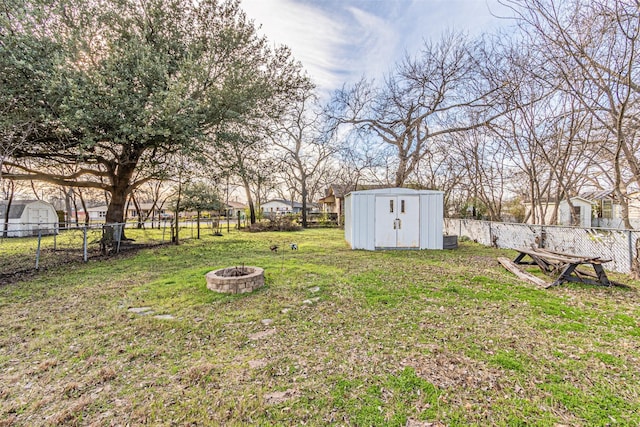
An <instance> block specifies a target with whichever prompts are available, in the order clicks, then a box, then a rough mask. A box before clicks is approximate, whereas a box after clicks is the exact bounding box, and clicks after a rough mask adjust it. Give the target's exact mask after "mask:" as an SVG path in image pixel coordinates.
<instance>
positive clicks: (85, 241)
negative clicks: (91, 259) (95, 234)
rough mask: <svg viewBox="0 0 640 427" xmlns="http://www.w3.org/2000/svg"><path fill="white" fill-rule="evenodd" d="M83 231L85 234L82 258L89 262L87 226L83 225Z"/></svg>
mask: <svg viewBox="0 0 640 427" xmlns="http://www.w3.org/2000/svg"><path fill="white" fill-rule="evenodd" d="M82 232H83V234H84V236H83V239H82V259H83V260H84V262H87V226H86V225H85V226H84V227H82Z"/></svg>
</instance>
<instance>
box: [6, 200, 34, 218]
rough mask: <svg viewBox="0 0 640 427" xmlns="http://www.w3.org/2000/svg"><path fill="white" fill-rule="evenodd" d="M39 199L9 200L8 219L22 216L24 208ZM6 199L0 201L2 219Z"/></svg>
mask: <svg viewBox="0 0 640 427" xmlns="http://www.w3.org/2000/svg"><path fill="white" fill-rule="evenodd" d="M38 201H39V200H13V201H12V202H11V207H10V208H9V219H17V218H20V217H22V213H23V212H24V208H26V207H27V206H28V205H30V204H31V203H35V202H38ZM8 204H9V202H8V201H6V200H3V201H0V218H2V219H4V217H5V215H6V214H7V205H8Z"/></svg>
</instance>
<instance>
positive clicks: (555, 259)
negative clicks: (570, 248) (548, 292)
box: [513, 248, 611, 286]
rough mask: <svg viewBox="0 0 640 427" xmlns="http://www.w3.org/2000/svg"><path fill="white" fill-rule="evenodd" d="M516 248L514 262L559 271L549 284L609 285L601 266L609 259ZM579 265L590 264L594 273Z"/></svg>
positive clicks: (547, 271)
mask: <svg viewBox="0 0 640 427" xmlns="http://www.w3.org/2000/svg"><path fill="white" fill-rule="evenodd" d="M516 250H517V251H518V256H516V258H515V259H514V260H513V262H514V263H515V264H525V265H537V266H539V267H540V268H541V269H542V271H544V272H545V273H547V274H556V273H557V272H560V274H559V275H558V277H557V279H556V280H555V281H554V282H553V283H552V284H551V286H558V285H561V284H562V283H564V282H580V283H588V284H591V285H599V286H611V282H610V281H609V278H608V277H607V273H605V271H604V268H602V264H604V263H607V262H610V261H611V260H609V259H601V258H600V257H588V256H583V255H574V254H567V253H563V252H554V251H550V250H547V249H542V248H520V249H516ZM525 257H529V258H530V259H531V261H526V260H524V258H525ZM581 265H591V266H592V267H593V270H594V271H595V274H593V273H590V272H587V271H583V270H578V267H579V266H581Z"/></svg>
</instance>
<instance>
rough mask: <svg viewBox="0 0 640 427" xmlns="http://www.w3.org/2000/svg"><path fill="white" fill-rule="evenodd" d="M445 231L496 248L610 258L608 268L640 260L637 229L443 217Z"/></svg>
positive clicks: (626, 267) (622, 268)
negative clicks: (541, 249) (526, 249)
mask: <svg viewBox="0 0 640 427" xmlns="http://www.w3.org/2000/svg"><path fill="white" fill-rule="evenodd" d="M444 233H445V234H449V235H457V236H460V237H467V238H469V239H471V240H474V241H476V242H478V243H481V244H483V245H486V246H493V247H496V248H505V249H518V248H528V247H532V246H537V247H540V248H545V249H549V250H552V251H557V252H566V253H573V254H596V255H597V256H599V257H601V258H603V259H610V260H611V262H609V263H607V266H606V268H607V270H611V271H615V272H618V273H631V272H632V271H633V270H634V266H636V265H638V264H639V263H640V246H639V245H640V239H639V237H640V231H635V230H620V229H609V228H581V227H564V226H555V225H530V224H517V223H504V222H491V221H478V220H472V219H454V218H445V219H444Z"/></svg>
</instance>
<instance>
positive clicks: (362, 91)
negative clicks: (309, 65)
mask: <svg viewBox="0 0 640 427" xmlns="http://www.w3.org/2000/svg"><path fill="white" fill-rule="evenodd" d="M485 55H486V52H485V51H483V48H482V43H481V42H476V43H472V42H470V41H469V40H468V39H467V38H466V37H464V36H463V35H461V34H446V35H444V36H443V37H442V38H441V40H440V41H439V42H438V43H432V42H426V43H425V45H424V48H423V50H422V52H420V54H419V55H417V56H416V57H410V56H408V55H407V56H406V57H405V59H404V60H403V61H402V62H401V63H399V64H398V65H397V67H396V70H395V72H394V73H393V74H391V75H389V76H387V77H386V79H385V81H384V84H383V85H382V86H380V87H376V86H375V85H374V84H373V82H369V81H366V80H361V81H360V82H358V83H357V84H355V85H354V86H353V87H351V88H349V89H346V88H345V89H343V90H342V91H340V92H339V93H338V94H337V96H336V98H335V100H334V104H335V109H336V110H337V111H342V116H341V120H342V122H343V123H349V124H352V125H353V126H356V127H357V128H359V129H363V130H369V131H371V132H372V133H373V134H375V135H376V137H378V138H379V139H380V140H382V141H384V142H385V143H386V144H389V145H390V146H391V147H393V149H394V151H395V156H396V162H395V165H394V169H395V171H394V175H395V176H394V180H393V183H394V185H395V186H397V187H401V186H403V185H404V184H405V183H406V182H407V180H408V179H409V178H410V177H411V175H412V174H413V173H414V172H415V171H416V168H417V167H418V165H419V164H420V162H421V161H423V160H424V159H425V157H426V156H427V155H428V154H429V153H430V152H431V150H432V148H433V147H432V144H433V142H434V140H436V139H437V138H438V137H440V136H442V135H447V134H454V133H459V132H465V131H467V130H470V129H474V128H477V127H480V126H484V125H486V124H487V123H489V122H490V121H491V120H492V119H494V118H495V117H497V116H499V115H500V114H501V112H500V111H499V108H500V107H501V104H499V103H496V102H495V99H494V96H495V94H496V93H497V91H496V83H497V82H494V81H491V79H489V78H487V77H489V74H483V73H482V72H481V67H480V65H481V64H483V63H486V61H484V60H481V57H484V56H485ZM468 119H471V120H468Z"/></svg>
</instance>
